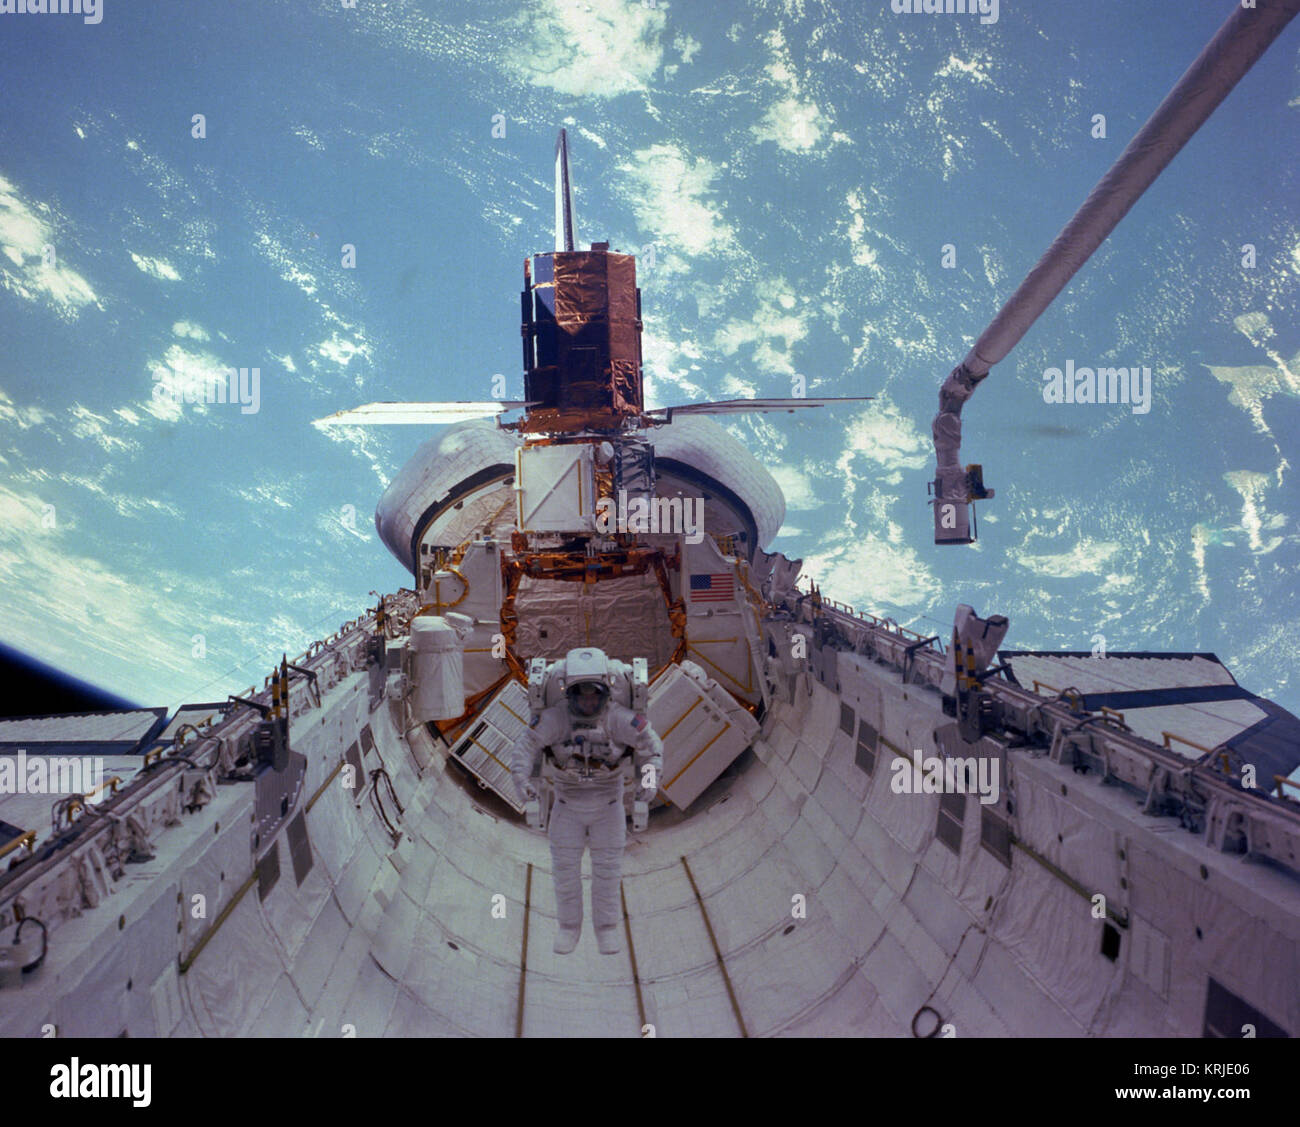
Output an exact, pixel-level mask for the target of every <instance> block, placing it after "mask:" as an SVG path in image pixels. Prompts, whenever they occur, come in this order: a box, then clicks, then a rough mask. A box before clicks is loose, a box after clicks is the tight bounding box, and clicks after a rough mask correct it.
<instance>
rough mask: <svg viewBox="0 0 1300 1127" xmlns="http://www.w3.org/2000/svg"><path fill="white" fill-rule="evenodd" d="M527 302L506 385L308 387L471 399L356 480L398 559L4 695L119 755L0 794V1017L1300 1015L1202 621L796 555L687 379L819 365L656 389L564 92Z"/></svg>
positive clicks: (752, 466)
mask: <svg viewBox="0 0 1300 1127" xmlns="http://www.w3.org/2000/svg"><path fill="white" fill-rule="evenodd" d="M1280 7H1281V8H1284V7H1286V5H1282V6H1280ZM1280 7H1272V8H1269V7H1268V6H1265V9H1266V10H1265V13H1264V15H1263V16H1260V13H1259V12H1254V13H1247V12H1246V10H1242V12H1239V13H1238V14H1237V15H1235V16H1234V17H1233V19H1232V20H1230V21H1229V27H1228V28H1226V29H1225V30H1226V31H1230V32H1231V34H1230V36H1229V40H1230V47H1231V50H1236V49H1237V48H1236V47H1235V46H1233V45H1235V44H1237V43H1239V42H1240V41H1241V40H1242V38H1243V36H1246V37H1247V38H1249V33H1251V32H1252V29H1255V28H1256V27H1258V26H1261V25H1259V24H1258V23H1256V22H1252V21H1258V20H1260V19H1264V20H1273V21H1274V22H1276V21H1277V19H1279V18H1280V17H1278V15H1277V13H1278V11H1279V10H1280ZM1294 8H1295V5H1291V6H1290V9H1291V10H1290V14H1294ZM1286 18H1288V19H1289V18H1290V16H1289V15H1287V17H1286ZM1282 23H1285V20H1282ZM1263 26H1265V30H1266V31H1269V32H1270V34H1272V35H1275V34H1276V31H1277V30H1280V28H1275V27H1273V26H1272V25H1263ZM1222 34H1223V33H1221V35H1222ZM1264 38H1265V37H1263V36H1262V33H1261V34H1258V35H1256V36H1255V46H1256V47H1257V48H1258V50H1260V51H1262V50H1263V47H1264V46H1266V45H1267V42H1264ZM1216 42H1218V41H1217V40H1216ZM1261 43H1263V45H1262V46H1261V45H1260V44H1261ZM1222 47H1223V45H1222V44H1220V45H1219V47H1217V48H1216V47H1215V45H1214V44H1212V45H1211V48H1212V49H1213V50H1210V55H1211V60H1212V61H1213V59H1215V58H1221V57H1222V50H1221V48H1222ZM1207 50H1209V49H1207ZM1203 58H1204V56H1203ZM1198 65H1199V61H1198ZM1247 65H1248V64H1247ZM1243 69H1244V68H1243ZM1195 71H1196V68H1195V67H1194V68H1193V70H1192V71H1189V72H1188V73H1189V75H1193V78H1197V77H1198V76H1197V74H1195V73H1194V72H1195ZM1199 79H1200V80H1201V81H1205V74H1204V73H1201V74H1200V75H1199ZM1234 81H1235V79H1234ZM1229 85H1230V84H1229ZM1222 93H1226V89H1225V90H1223V91H1222V92H1221V93H1220V96H1222ZM1172 97H1173V95H1171V98H1172ZM1202 108H1203V102H1202ZM1211 108H1212V107H1211ZM1208 112H1209V111H1208V110H1205V113H1208ZM1159 116H1160V115H1159V114H1158V115H1157V117H1159ZM1152 120H1153V121H1156V120H1157V119H1156V118H1153V119H1152ZM1158 124H1159V123H1158ZM1165 124H1167V122H1165ZM1148 125H1149V126H1150V123H1148ZM1145 140H1146V141H1149V140H1150V138H1146V139H1145ZM1146 147H1147V148H1148V149H1149V148H1150V146H1149V145H1148V146H1146ZM1173 151H1176V147H1175V148H1174V149H1173ZM1171 156H1172V152H1167V155H1166V158H1165V159H1166V160H1167V159H1168V158H1169V157H1171ZM1157 171H1158V169H1157ZM1153 175H1154V174H1153ZM1115 188H1116V184H1115V183H1113V182H1112V183H1110V184H1108V186H1107V190H1108V191H1114V190H1115ZM1120 214H1122V211H1121V212H1120ZM1112 218H1113V219H1114V221H1115V222H1118V216H1113V215H1112ZM1112 226H1113V223H1112ZM1098 241H1100V240H1099V239H1098ZM1084 257H1086V255H1085V256H1084ZM1045 261H1046V260H1045ZM1042 265H1043V264H1041V263H1040V267H1042ZM1078 265H1079V261H1078V260H1077V256H1076V261H1075V263H1074V268H1075V269H1077V267H1078ZM1067 276H1068V275H1067ZM1032 277H1033V276H1031V278H1032ZM1061 284H1062V285H1063V284H1064V282H1063V281H1062V282H1061ZM1057 288H1058V289H1059V286H1058V287H1057ZM1048 300H1050V297H1049V298H1048ZM1027 307H1028V306H1027V304H1026V303H1025V302H1024V301H1022V302H1020V303H1019V304H1018V306H1017V312H1016V315H1015V317H1014V318H1011V320H1014V321H1015V322H1016V325H1017V327H1018V331H1020V332H1023V331H1024V328H1025V327H1027V324H1026V323H1025V319H1024V315H1025V309H1026V308H1027ZM1010 323H1011V322H1010V321H1009V320H1007V319H1006V318H1004V319H1002V320H1000V321H999V322H997V323H996V324H1000V325H1001V329H999V332H1001V333H1003V335H1002V337H1001V338H1000V339H1001V344H1002V345H1006V340H1007V337H1006V331H1007V329H1006V326H1007V325H1008V324H1010ZM521 328H522V341H523V367H524V387H525V397H524V399H523V400H520V401H517V402H495V403H486V404H484V403H478V404H463V403H462V404H370V405H368V406H366V407H362V408H358V409H357V410H355V411H350V412H344V413H343V414H341V415H339V416H336V417H334V418H332V419H330V420H325V421H324V422H325V424H326V425H335V424H344V425H351V424H358V423H370V422H428V421H446V420H448V419H455V418H460V419H462V420H463V419H465V418H466V417H471V419H470V421H468V422H462V424H461V425H458V426H455V427H452V428H449V429H445V430H442V431H441V432H439V433H438V434H437V435H436V436H435V437H434V438H431V439H429V440H428V441H427V442H425V443H424V444H423V445H422V446H420V447H419V449H418V450H417V451H416V452H415V454H414V456H413V457H412V458H411V460H410V461H409V462H408V463H407V465H406V466H405V468H403V469H402V471H401V472H400V473H399V474H398V475H397V477H396V478H395V479H394V480H393V481H392V483H391V484H390V486H389V487H388V489H387V491H386V492H385V493H384V495H383V497H382V498H381V499H380V502H379V506H378V510H377V513H376V523H377V526H378V529H379V533H380V536H381V538H382V540H383V542H384V543H385V544H386V545H387V547H388V548H389V550H390V551H391V552H392V553H393V554H394V555H395V556H396V557H397V558H398V559H399V560H400V561H401V562H402V564H403V565H404V566H405V567H406V568H407V569H408V570H409V571H410V574H411V576H412V584H411V586H410V588H408V589H403V590H401V591H399V592H397V593H395V594H392V595H388V596H386V597H384V598H382V599H381V600H380V601H379V604H378V606H377V607H375V609H374V610H373V611H372V612H369V613H366V614H364V615H362V616H361V617H359V618H357V619H354V620H353V621H351V622H347V623H345V624H343V626H342V627H341V628H340V629H339V631H338V632H337V633H334V634H331V635H330V636H329V637H326V638H322V639H321V640H320V641H318V642H316V643H314V644H313V645H311V646H310V647H309V648H308V649H307V650H306V651H305V652H304V653H302V654H300V655H298V656H297V657H296V658H295V659H294V660H293V661H289V660H287V658H286V659H285V660H284V661H282V662H281V664H280V666H279V667H278V668H277V669H276V670H274V671H273V674H272V676H271V677H269V678H268V679H267V681H266V683H265V684H264V685H262V686H261V687H258V686H253V687H252V688H250V689H249V690H248V691H247V692H245V693H242V694H240V695H238V696H232V697H230V698H229V699H227V700H225V701H221V702H196V703H193V704H190V705H187V706H185V707H184V708H182V709H180V710H179V711H177V712H176V713H174V714H172V715H168V714H167V713H166V711H165V710H162V709H157V710H154V709H149V710H141V711H139V712H135V713H131V712H128V713H113V714H105V715H82V716H75V717H56V718H44V719H41V720H36V721H32V720H21V721H7V722H2V723H0V753H3V754H4V755H14V754H16V753H17V751H18V750H19V749H20V748H21V749H22V751H23V754H24V755H25V756H26V757H27V758H28V759H31V758H33V757H37V758H39V757H41V756H45V757H47V758H49V759H50V760H51V761H53V760H54V759H56V758H59V757H62V758H69V757H77V756H92V755H93V756H96V757H99V758H101V759H102V760H103V762H104V764H105V766H106V772H107V775H108V776H109V778H107V779H106V780H105V781H104V783H103V785H102V787H101V788H99V789H98V791H96V792H95V793H93V794H89V795H85V796H73V798H72V799H71V800H65V801H63V802H60V803H58V804H56V806H55V809H54V810H53V811H51V809H50V805H49V801H48V798H45V797H42V796H34V795H26V794H20V793H19V794H7V795H4V796H3V797H0V819H3V820H2V821H0V853H2V854H3V858H4V864H5V866H6V867H5V869H4V871H3V872H0V1034H3V1035H7V1036H34V1035H40V1034H41V1033H42V1031H48V1030H50V1029H53V1030H55V1031H57V1033H58V1034H59V1035H64V1036H86V1035H90V1036H119V1035H123V1034H126V1035H130V1036H151V1035H167V1036H182V1035H191V1036H192V1035H205V1036H239V1035H290V1036H299V1035H312V1036H327V1037H332V1036H339V1035H341V1034H346V1033H348V1032H351V1033H355V1034H356V1035H358V1036H421V1035H433V1034H447V1035H510V1034H514V1035H521V1036H536V1035H540V1036H547V1035H560V1036H563V1035H598V1036H617V1035H626V1036H633V1037H635V1036H648V1035H658V1036H685V1035H721V1036H731V1035H737V1036H747V1035H760V1034H761V1035H775V1034H786V1035H827V1034H850V1035H879V1036H944V1035H956V1036H982V1035H1010V1036H1054V1035H1099V1036H1116V1035H1137V1036H1156V1035H1170V1034H1176V1035H1192V1036H1200V1035H1219V1036H1242V1035H1243V1032H1244V1031H1247V1030H1249V1031H1250V1033H1253V1034H1254V1035H1256V1036H1286V1035H1293V1034H1295V1033H1297V1032H1300V805H1298V804H1297V801H1296V799H1297V797H1298V796H1300V785H1297V784H1300V722H1297V720H1296V718H1295V717H1293V716H1291V715H1290V714H1289V713H1287V712H1286V711H1284V710H1283V709H1281V708H1279V707H1277V706H1276V705H1274V704H1273V703H1271V702H1270V701H1267V700H1264V699H1261V698H1258V697H1256V696H1254V695H1253V694H1251V693H1250V692H1249V691H1247V690H1246V689H1244V688H1242V687H1241V686H1239V685H1238V684H1237V683H1236V681H1235V680H1234V678H1233V677H1232V675H1231V673H1230V672H1229V671H1228V670H1227V669H1226V668H1225V667H1224V665H1223V664H1222V663H1221V662H1220V661H1218V659H1217V658H1216V657H1215V656H1214V655H1213V654H1206V653H1173V654H1170V653H1148V652H1143V653H1130V654H1124V653H1114V652H1112V653H1109V654H1106V655H1105V656H1098V655H1094V654H1093V653H1091V652H1077V653H1056V652H1038V651H1024V650H1013V649H1008V648H1006V647H1005V645H1004V642H1005V638H1006V635H1007V632H1008V626H1009V624H1008V622H1007V620H1006V619H1005V618H1004V617H1002V616H999V615H996V614H989V615H987V616H984V617H982V616H981V615H980V614H978V613H977V612H976V611H975V609H974V608H972V607H969V606H959V607H957V608H956V610H955V614H954V619H953V627H952V630H951V632H950V633H948V634H947V636H944V637H940V636H927V635H924V634H918V633H914V632H913V631H911V630H908V629H905V628H903V627H901V626H899V625H897V624H896V623H894V622H893V621H892V620H890V619H887V618H886V619H881V618H878V617H875V616H873V615H871V614H867V613H864V612H860V611H857V610H855V609H854V608H853V607H850V606H847V605H844V604H841V603H838V602H836V601H834V600H832V599H830V598H828V597H826V596H824V595H823V594H822V593H821V591H820V590H818V588H817V587H816V586H815V585H811V584H801V583H800V570H801V564H800V561H798V560H789V559H787V558H785V557H784V556H783V555H781V554H780V553H771V552H768V551H767V550H766V546H767V545H769V544H770V542H771V541H772V539H773V538H774V536H775V535H776V533H777V530H778V529H779V528H780V526H781V523H782V520H783V519H784V501H783V498H782V495H781V491H780V489H779V488H778V487H777V484H776V482H775V481H774V479H773V478H772V476H771V475H770V474H769V473H768V472H767V470H766V469H765V468H764V467H763V466H762V465H760V464H759V462H758V461H757V460H756V459H755V458H754V456H753V455H752V454H751V453H750V452H749V451H748V450H747V449H746V448H745V446H744V445H743V444H742V443H740V442H739V441H737V440H736V439H735V438H734V437H733V436H732V435H731V434H730V433H729V432H727V431H726V430H724V429H723V428H722V427H720V426H719V425H717V424H716V423H715V422H713V421H712V420H711V419H710V418H709V416H710V415H713V414H726V413H731V412H737V411H754V410H758V411H793V410H803V409H807V408H817V407H821V408H824V409H835V408H836V407H837V406H841V407H842V401H841V402H839V403H837V402H836V401H831V400H811V399H804V400H790V401H785V400H740V401H728V402H723V403H712V404H690V405H684V406H680V407H671V408H661V409H658V410H648V409H647V408H646V406H645V404H644V402H643V394H642V368H641V336H640V334H641V306H640V292H639V290H638V289H637V285H636V264H635V260H634V259H633V257H632V256H631V255H626V254H620V253H617V252H616V251H613V250H611V249H610V248H609V246H608V245H607V244H605V243H599V242H598V243H593V244H591V245H590V248H589V249H587V250H580V249H577V234H576V231H575V220H574V215H573V206H572V193H571V188H570V184H569V165H568V153H567V142H566V138H565V135H564V134H563V133H561V136H560V143H559V145H558V147H557V156H556V243H555V249H554V250H553V251H551V252H547V253H544V254H538V255H536V256H534V257H533V259H532V260H531V262H529V263H526V264H525V272H524V290H523V294H522V303H521ZM981 339H982V340H983V338H981ZM1012 343H1014V342H1012ZM1006 347H1010V345H1006ZM978 349H979V346H978V345H977V349H976V351H978ZM972 355H974V353H973V354H972ZM980 356H981V357H982V359H980V357H976V358H975V359H974V360H972V359H971V358H968V361H967V362H966V364H964V365H963V367H962V368H959V369H958V370H957V371H956V372H954V374H953V376H952V377H950V378H949V381H948V383H946V384H945V386H944V392H943V396H942V397H941V412H940V416H941V417H940V418H939V419H937V420H936V424H935V435H936V445H937V446H938V447H940V471H939V473H938V476H937V478H936V483H935V507H936V516H935V531H936V537H937V538H938V539H940V540H941V541H942V542H948V543H952V542H968V541H969V539H970V538H971V537H972V536H973V528H972V527H971V526H970V525H969V523H968V515H969V509H970V505H971V504H972V502H974V501H976V500H982V499H985V498H987V497H989V496H991V491H988V490H985V489H984V488H983V483H982V480H981V477H980V469H979V467H978V466H967V467H961V466H960V465H958V464H957V463H956V460H955V455H956V444H955V440H956V438H957V437H959V428H960V424H959V422H955V420H956V412H957V411H959V410H960V406H961V403H962V402H964V399H965V398H966V397H968V396H969V393H970V391H971V390H973V387H974V385H975V383H977V382H978V380H979V379H982V378H983V376H984V375H986V374H987V370H988V367H987V364H988V362H990V353H989V352H988V351H986V352H983V353H981V354H980ZM981 364H983V366H984V371H983V373H982V374H981V373H979V371H978V369H979V367H980V366H981ZM853 409H864V408H860V407H857V408H853ZM865 409H869V408H865ZM516 413H517V416H518V417H517V418H515V419H514V421H505V420H506V419H507V417H508V416H510V415H514V414H516ZM475 415H485V416H489V417H488V418H483V419H473V418H472V416H475ZM491 416H495V420H492V419H491V418H490V417H491ZM814 417H819V416H817V415H814ZM822 417H824V412H823V416H822ZM945 506H948V507H951V508H952V512H951V513H945V512H944V511H943V510H944V507H945ZM949 517H951V518H952V519H951V520H950V519H949ZM697 518H698V519H697ZM593 796H594V797H593ZM546 831H549V833H550V841H549V842H548V840H547V839H546V837H545V836H544V833H545V832H546ZM586 845H590V847H591V849H590V853H591V857H590V862H587V861H585V860H584V852H583V851H584V847H585V846H586ZM588 864H589V865H590V869H589V870H586V866H587V865H588ZM584 870H586V871H589V872H590V883H591V904H592V916H591V923H592V927H590V928H584V927H583V920H584V913H583V907H584V899H585V898H584V895H583V884H584V883H586V880H587V877H586V875H585V871H584Z"/></svg>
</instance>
